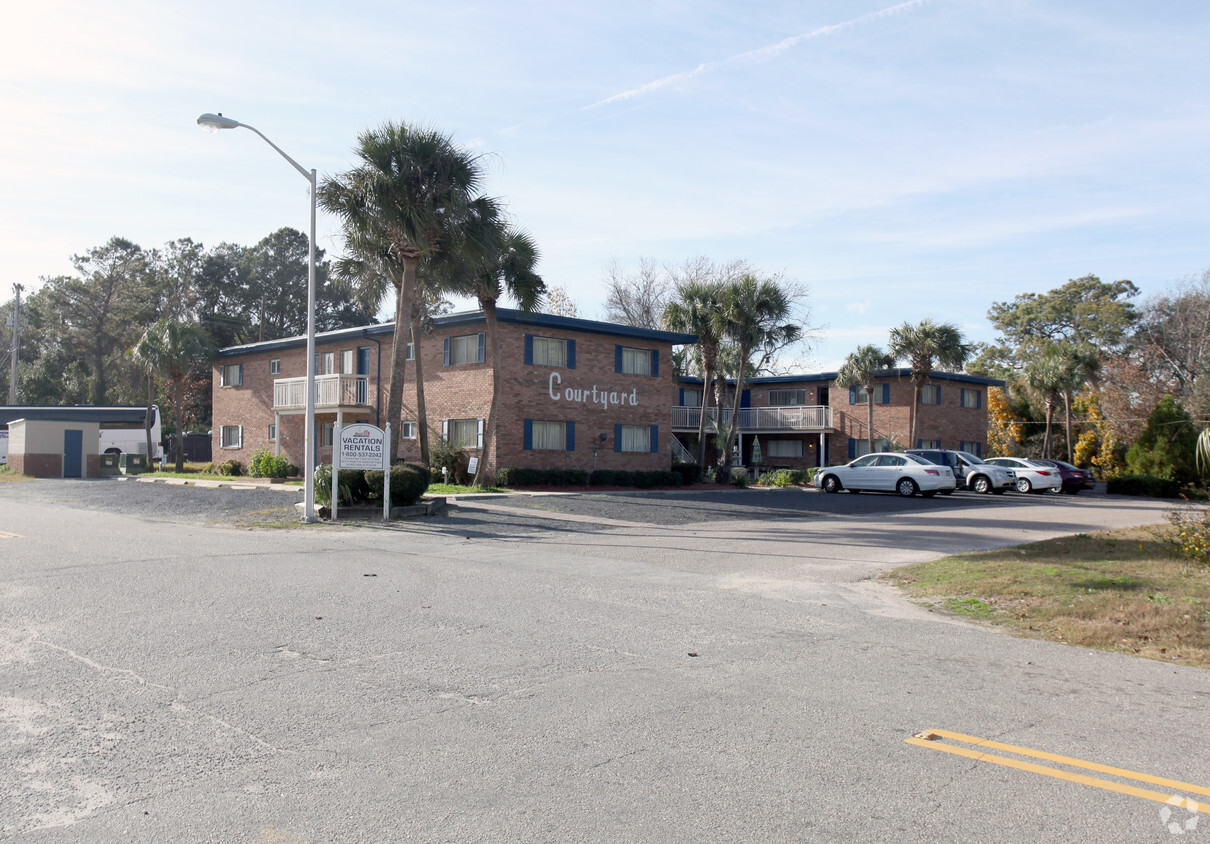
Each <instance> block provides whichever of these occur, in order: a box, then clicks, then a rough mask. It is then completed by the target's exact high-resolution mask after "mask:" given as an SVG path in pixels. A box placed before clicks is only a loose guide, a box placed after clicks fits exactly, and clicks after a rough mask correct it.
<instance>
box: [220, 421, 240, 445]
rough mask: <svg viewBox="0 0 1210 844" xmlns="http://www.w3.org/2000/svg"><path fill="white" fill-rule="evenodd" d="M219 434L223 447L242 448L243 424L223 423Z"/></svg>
mask: <svg viewBox="0 0 1210 844" xmlns="http://www.w3.org/2000/svg"><path fill="white" fill-rule="evenodd" d="M220 436H221V437H222V439H221V440H220V442H221V443H222V447H223V448H243V447H244V426H243V425H224V426H223V427H222V430H221V434H220Z"/></svg>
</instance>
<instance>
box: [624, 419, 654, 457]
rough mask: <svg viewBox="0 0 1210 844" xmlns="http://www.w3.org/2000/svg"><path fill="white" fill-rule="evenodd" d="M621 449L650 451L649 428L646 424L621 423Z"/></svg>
mask: <svg viewBox="0 0 1210 844" xmlns="http://www.w3.org/2000/svg"><path fill="white" fill-rule="evenodd" d="M622 451H651V428H649V427H647V426H646V425H623V426H622Z"/></svg>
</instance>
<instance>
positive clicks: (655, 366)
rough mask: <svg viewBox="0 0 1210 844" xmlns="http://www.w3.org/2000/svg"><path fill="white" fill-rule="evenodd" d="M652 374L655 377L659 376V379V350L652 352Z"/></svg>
mask: <svg viewBox="0 0 1210 844" xmlns="http://www.w3.org/2000/svg"><path fill="white" fill-rule="evenodd" d="M651 374H652V375H653V376H657V377H658V376H659V374H660V350H659V349H652V350H651Z"/></svg>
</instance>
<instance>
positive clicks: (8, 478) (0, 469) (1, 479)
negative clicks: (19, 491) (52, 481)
mask: <svg viewBox="0 0 1210 844" xmlns="http://www.w3.org/2000/svg"><path fill="white" fill-rule="evenodd" d="M32 480H33V478H31V477H30V476H29V475H21V474H18V473H16V472H14V471H13V470H12V469H10V468H8V464H7V463H5V464H3V465H0V484H11V483H19V482H20V481H32Z"/></svg>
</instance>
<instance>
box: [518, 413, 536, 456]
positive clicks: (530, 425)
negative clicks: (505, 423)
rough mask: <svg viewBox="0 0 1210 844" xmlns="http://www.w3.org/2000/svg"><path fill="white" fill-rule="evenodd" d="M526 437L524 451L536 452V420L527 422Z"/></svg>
mask: <svg viewBox="0 0 1210 844" xmlns="http://www.w3.org/2000/svg"><path fill="white" fill-rule="evenodd" d="M524 437H525V442H524V444H523V445H522V446H521V447H522V448H523V449H525V450H526V451H533V450H534V420H532V419H526V420H525V434H524Z"/></svg>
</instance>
